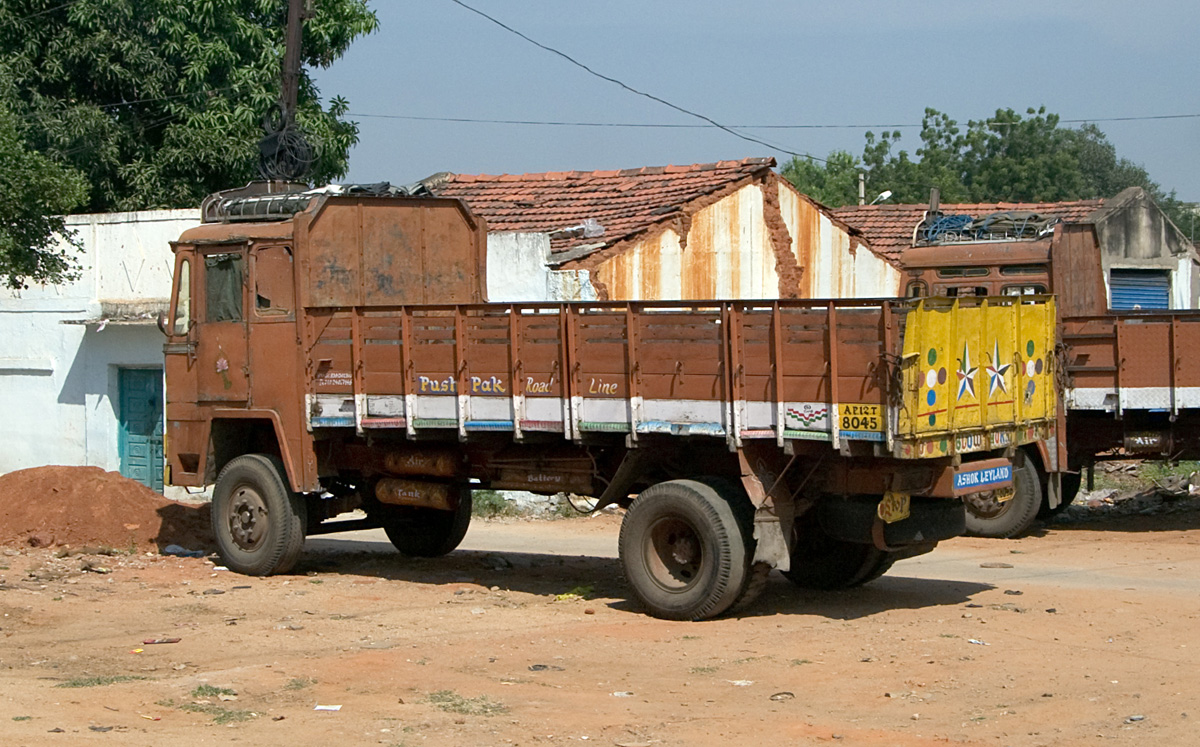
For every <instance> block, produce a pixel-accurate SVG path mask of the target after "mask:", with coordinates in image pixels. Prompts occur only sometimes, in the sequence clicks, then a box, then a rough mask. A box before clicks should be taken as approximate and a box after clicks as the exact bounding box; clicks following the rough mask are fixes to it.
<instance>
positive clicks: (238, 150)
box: [0, 0, 376, 211]
mask: <svg viewBox="0 0 1200 747" xmlns="http://www.w3.org/2000/svg"><path fill="white" fill-rule="evenodd" d="M313 5H314V15H313V17H312V18H310V19H309V20H307V21H306V22H305V27H304V42H303V62H304V64H305V65H308V66H328V65H329V64H331V63H332V62H333V61H334V60H336V59H337V58H338V57H339V56H340V55H341V54H342V53H343V52H345V50H346V49H347V48H348V46H349V45H350V43H351V42H352V41H353V40H354V39H355V38H357V37H358V36H360V35H362V34H366V33H369V32H371V31H373V30H374V29H375V27H376V19H375V16H374V14H373V13H371V12H370V11H369V10H368V9H367V7H366V2H365V0H315V2H314V4H313ZM286 15H287V0H74V2H64V1H63V0H0V73H3V74H4V75H6V76H7V77H8V78H9V79H10V81H11V85H10V86H9V87H8V90H7V95H6V99H7V100H6V103H7V105H8V107H9V109H10V110H11V111H12V112H13V113H14V114H15V115H16V116H17V117H18V118H20V119H21V120H22V121H23V122H25V123H26V126H25V128H24V136H25V138H26V139H27V140H28V143H29V145H30V146H31V147H32V148H33V149H34V150H37V151H38V152H41V153H43V154H45V155H46V156H48V157H49V158H50V159H51V160H53V161H55V162H57V163H59V164H63V165H65V166H70V167H73V168H74V169H76V170H77V171H79V172H81V173H82V174H84V176H85V177H86V179H87V183H88V185H89V188H88V192H87V197H86V200H85V202H84V205H85V207H86V209H87V210H90V211H110V210H137V209H146V208H166V207H183V206H194V205H197V204H198V203H199V202H200V200H201V199H202V198H203V197H204V196H205V195H207V194H209V193H211V192H214V191H216V190H218V189H224V188H228V187H231V186H240V185H241V184H244V183H246V182H247V181H250V180H251V179H253V178H255V176H256V173H257V164H258V142H259V140H260V139H261V137H262V134H263V131H262V123H263V120H264V118H265V117H266V116H268V115H269V113H270V112H271V111H272V108H273V107H274V105H275V102H276V101H277V100H278V97H279V86H280V82H279V80H280V61H281V59H282V55H283V46H284V29H285V26H286ZM345 113H346V102H345V101H344V100H342V99H340V98H334V99H333V100H332V101H330V102H329V103H328V105H327V106H322V104H321V102H320V100H319V96H318V91H317V90H316V88H315V86H314V85H313V82H312V80H311V79H310V78H309V77H308V76H307V75H305V74H303V73H302V75H301V79H300V96H299V106H298V112H297V121H298V123H299V125H300V126H301V127H303V128H304V129H305V130H306V131H307V132H308V133H309V135H310V139H311V140H312V142H313V143H314V145H315V146H316V148H315V154H316V155H315V159H314V163H313V167H312V170H311V172H310V173H311V178H312V179H313V180H315V181H317V182H324V181H327V180H331V179H335V178H337V177H339V176H341V175H343V174H344V173H345V172H346V166H347V160H348V153H349V149H350V146H352V145H353V144H354V143H355V142H356V140H357V137H358V128H357V126H356V125H355V124H354V123H352V122H347V121H345V120H344V119H343V118H342V117H343V116H344V115H345Z"/></svg>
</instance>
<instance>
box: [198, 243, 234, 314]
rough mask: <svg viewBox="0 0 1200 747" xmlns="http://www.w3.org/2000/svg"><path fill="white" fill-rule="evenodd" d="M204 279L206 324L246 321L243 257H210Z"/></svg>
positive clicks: (207, 260) (206, 260) (206, 261)
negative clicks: (243, 290)
mask: <svg viewBox="0 0 1200 747" xmlns="http://www.w3.org/2000/svg"><path fill="white" fill-rule="evenodd" d="M204 276H205V280H204V309H205V311H204V319H205V321H208V322H240V321H242V278H243V273H242V255H240V254H210V255H208V256H206V257H205V258H204Z"/></svg>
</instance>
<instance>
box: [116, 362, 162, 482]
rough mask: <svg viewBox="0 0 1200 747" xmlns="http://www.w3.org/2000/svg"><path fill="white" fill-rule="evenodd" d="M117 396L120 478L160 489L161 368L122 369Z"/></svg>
mask: <svg viewBox="0 0 1200 747" xmlns="http://www.w3.org/2000/svg"><path fill="white" fill-rule="evenodd" d="M119 375H120V379H119V381H118V382H117V388H118V390H119V392H120V402H119V403H118V404H119V407H118V417H119V419H120V428H121V435H120V443H119V451H120V454H121V474H122V475H124V476H125V477H128V478H130V479H133V480H137V481H138V482H140V483H142V484H143V485H145V486H146V487H148V488H151V489H153V490H156V491H158V492H160V493H161V492H162V489H163V389H162V377H163V372H162V369H161V368H122V369H120V372H119Z"/></svg>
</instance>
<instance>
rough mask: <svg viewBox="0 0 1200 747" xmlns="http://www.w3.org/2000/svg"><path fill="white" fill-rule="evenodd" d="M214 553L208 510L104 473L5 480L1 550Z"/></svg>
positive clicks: (43, 470) (45, 470) (58, 470)
mask: <svg viewBox="0 0 1200 747" xmlns="http://www.w3.org/2000/svg"><path fill="white" fill-rule="evenodd" d="M169 544H177V545H182V546H183V547H185V548H188V549H205V550H207V549H211V547H212V531H211V529H210V528H209V511H208V506H207V505H195V506H193V505H187V504H183V503H176V502H175V501H170V500H167V499H166V498H164V497H162V496H161V495H159V494H158V493H156V492H154V491H153V490H151V489H149V488H147V487H146V486H145V485H142V484H141V483H139V482H136V481H134V480H130V479H129V478H127V477H122V476H121V475H120V474H119V473H117V472H105V471H104V470H102V469H100V468H99V467H58V466H51V467H34V468H32V469H24V470H19V471H17V472H10V473H8V474H6V475H0V545H27V546H33V547H50V546H73V547H80V546H84V545H98V546H105V547H112V548H117V549H125V548H129V547H131V546H135V547H137V548H139V549H149V548H158V549H162V548H164V547H166V546H167V545H169Z"/></svg>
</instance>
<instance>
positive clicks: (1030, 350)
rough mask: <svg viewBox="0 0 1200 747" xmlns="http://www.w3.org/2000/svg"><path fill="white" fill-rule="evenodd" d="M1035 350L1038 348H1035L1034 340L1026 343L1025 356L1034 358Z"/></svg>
mask: <svg viewBox="0 0 1200 747" xmlns="http://www.w3.org/2000/svg"><path fill="white" fill-rule="evenodd" d="M1034 350H1036V348H1035V347H1034V346H1033V340H1030V341H1029V342H1027V343H1025V355H1027V356H1029V357H1030V358H1032V357H1033V351H1034Z"/></svg>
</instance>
